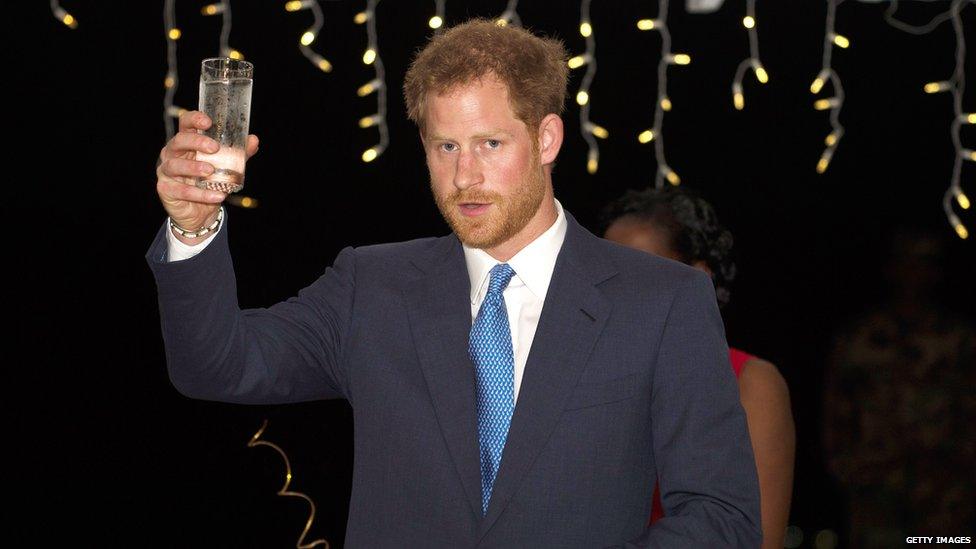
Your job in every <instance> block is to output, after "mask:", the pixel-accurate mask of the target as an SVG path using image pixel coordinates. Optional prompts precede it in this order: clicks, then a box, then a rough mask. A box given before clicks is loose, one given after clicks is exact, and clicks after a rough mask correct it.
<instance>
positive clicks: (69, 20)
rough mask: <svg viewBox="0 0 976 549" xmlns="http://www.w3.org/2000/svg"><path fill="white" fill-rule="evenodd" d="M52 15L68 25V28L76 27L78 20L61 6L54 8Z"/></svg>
mask: <svg viewBox="0 0 976 549" xmlns="http://www.w3.org/2000/svg"><path fill="white" fill-rule="evenodd" d="M54 17H56V18H57V20H58V21H61V22H62V23H64V26H66V27H68V28H69V29H77V28H78V20H77V19H75V17H74V16H73V15H71V14H70V13H68V12H66V11H65V10H64V8H62V7H61V6H58V7H56V8H55V9H54Z"/></svg>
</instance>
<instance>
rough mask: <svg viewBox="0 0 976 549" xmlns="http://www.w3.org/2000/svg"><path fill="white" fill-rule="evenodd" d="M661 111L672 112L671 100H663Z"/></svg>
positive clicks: (663, 98) (665, 98)
mask: <svg viewBox="0 0 976 549" xmlns="http://www.w3.org/2000/svg"><path fill="white" fill-rule="evenodd" d="M661 110H664V111H670V110H671V100H670V99H668V98H667V97H662V98H661Z"/></svg>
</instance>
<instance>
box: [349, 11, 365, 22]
mask: <svg viewBox="0 0 976 549" xmlns="http://www.w3.org/2000/svg"><path fill="white" fill-rule="evenodd" d="M352 21H353V23H356V24H357V25H362V24H363V23H365V22H366V21H369V14H368V13H366V12H365V11H361V12H359V13H357V14H356V15H355V16H354V17H353V18H352Z"/></svg>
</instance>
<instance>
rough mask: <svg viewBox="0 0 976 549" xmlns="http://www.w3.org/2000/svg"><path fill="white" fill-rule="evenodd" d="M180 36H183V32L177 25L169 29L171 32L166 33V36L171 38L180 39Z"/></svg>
mask: <svg viewBox="0 0 976 549" xmlns="http://www.w3.org/2000/svg"><path fill="white" fill-rule="evenodd" d="M180 36H183V33H182V32H180V29H178V28H176V27H173V28H171V29H169V32H167V33H166V37H167V38H169V39H170V40H179V39H180Z"/></svg>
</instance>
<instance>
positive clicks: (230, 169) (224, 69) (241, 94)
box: [196, 57, 254, 193]
mask: <svg viewBox="0 0 976 549" xmlns="http://www.w3.org/2000/svg"><path fill="white" fill-rule="evenodd" d="M253 74H254V65H252V64H251V63H248V62H247V61H242V60H239V59H231V58H228V57H217V58H212V59H204V60H203V64H202V66H201V69H200V106H199V110H200V111H202V112H204V113H205V114H206V115H207V116H209V117H210V120H211V121H212V122H213V123H212V124H211V126H210V128H209V129H208V130H206V131H205V132H203V133H204V134H205V135H207V136H208V137H211V138H213V139H214V140H216V141H217V142H218V143H220V150H218V151H217V152H216V153H213V154H209V153H202V152H197V155H196V159H197V160H200V161H203V162H209V163H210V164H211V165H213V167H214V172H213V173H212V174H210V175H209V176H207V177H204V178H201V179H200V180H199V181H197V187H200V188H202V189H210V190H215V191H223V192H225V193H234V192H237V191H239V190H241V189H243V188H244V164H245V162H246V161H247V153H246V152H245V147H246V146H247V133H248V124H249V122H250V118H251V87H252V85H253V83H254V81H253Z"/></svg>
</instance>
